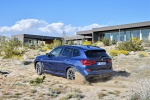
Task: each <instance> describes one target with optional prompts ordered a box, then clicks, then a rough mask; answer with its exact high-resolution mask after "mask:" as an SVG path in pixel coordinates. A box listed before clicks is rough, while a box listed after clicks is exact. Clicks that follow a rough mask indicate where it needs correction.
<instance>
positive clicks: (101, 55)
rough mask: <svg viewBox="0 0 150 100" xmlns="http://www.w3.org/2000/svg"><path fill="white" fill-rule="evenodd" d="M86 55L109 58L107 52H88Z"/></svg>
mask: <svg viewBox="0 0 150 100" xmlns="http://www.w3.org/2000/svg"><path fill="white" fill-rule="evenodd" d="M85 55H86V56H87V57H108V55H107V53H106V51H105V50H88V51H86V52H85Z"/></svg>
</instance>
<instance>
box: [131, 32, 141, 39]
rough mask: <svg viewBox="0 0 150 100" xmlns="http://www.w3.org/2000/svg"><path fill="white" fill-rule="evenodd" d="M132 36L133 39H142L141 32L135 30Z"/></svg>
mask: <svg viewBox="0 0 150 100" xmlns="http://www.w3.org/2000/svg"><path fill="white" fill-rule="evenodd" d="M132 35H133V37H136V38H140V30H133V31H132Z"/></svg>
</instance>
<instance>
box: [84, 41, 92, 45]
mask: <svg viewBox="0 0 150 100" xmlns="http://www.w3.org/2000/svg"><path fill="white" fill-rule="evenodd" d="M91 44H92V42H91V41H84V42H83V43H82V45H91Z"/></svg>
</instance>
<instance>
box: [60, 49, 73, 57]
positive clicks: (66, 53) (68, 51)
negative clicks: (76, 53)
mask: <svg viewBox="0 0 150 100" xmlns="http://www.w3.org/2000/svg"><path fill="white" fill-rule="evenodd" d="M72 52H73V49H72V48H64V50H63V52H62V53H61V55H60V57H72Z"/></svg>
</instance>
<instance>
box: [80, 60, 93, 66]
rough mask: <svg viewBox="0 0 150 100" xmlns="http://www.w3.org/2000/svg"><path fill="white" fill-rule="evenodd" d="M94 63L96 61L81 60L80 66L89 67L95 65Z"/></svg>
mask: <svg viewBox="0 0 150 100" xmlns="http://www.w3.org/2000/svg"><path fill="white" fill-rule="evenodd" d="M95 62H96V61H93V60H87V59H85V60H81V63H82V65H85V66H91V65H93V64H95Z"/></svg>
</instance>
